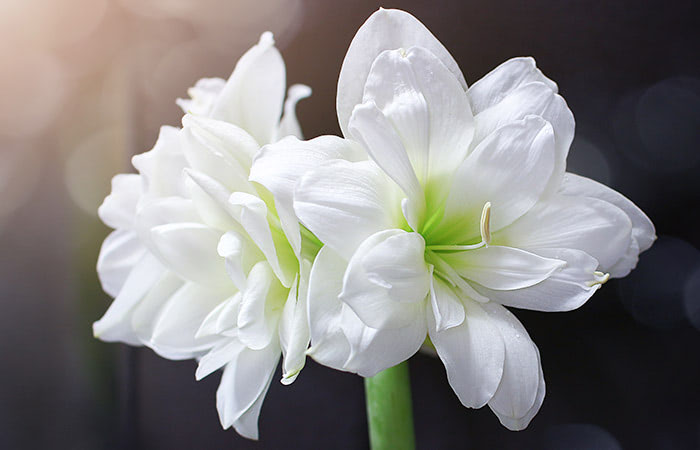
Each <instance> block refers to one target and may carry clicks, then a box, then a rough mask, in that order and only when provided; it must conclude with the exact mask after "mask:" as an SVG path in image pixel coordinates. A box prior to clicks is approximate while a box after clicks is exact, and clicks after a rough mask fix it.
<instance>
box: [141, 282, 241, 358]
mask: <svg viewBox="0 0 700 450" xmlns="http://www.w3.org/2000/svg"><path fill="white" fill-rule="evenodd" d="M227 296H228V293H226V292H222V291H220V290H216V289H211V288H208V287H205V286H202V285H199V284H196V283H185V285H184V286H182V287H181V288H180V289H178V290H177V291H176V292H175V293H174V294H173V295H172V296H171V297H170V299H169V300H168V301H167V303H166V304H165V305H163V307H162V308H161V310H160V312H159V313H158V317H157V318H156V320H155V325H154V326H153V335H152V337H151V340H150V342H148V343H147V345H148V346H149V347H151V348H152V349H153V350H155V351H156V352H158V353H159V354H161V355H164V356H166V357H172V356H170V354H169V353H171V352H177V353H180V354H182V353H184V355H182V357H183V358H186V357H190V358H191V357H193V356H196V355H197V354H198V353H201V352H203V351H205V350H207V349H209V348H211V347H212V344H213V343H214V342H215V339H216V338H209V337H204V338H197V337H196V335H197V330H198V329H199V327H200V326H201V324H202V321H203V320H204V319H205V318H206V317H207V315H208V314H209V313H210V312H211V311H212V310H213V309H214V308H216V306H217V305H219V304H220V303H221V302H223V301H224V300H225V299H226V297H227Z"/></svg>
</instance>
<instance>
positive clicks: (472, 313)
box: [426, 299, 505, 408]
mask: <svg viewBox="0 0 700 450" xmlns="http://www.w3.org/2000/svg"><path fill="white" fill-rule="evenodd" d="M463 305H464V309H465V312H466V319H465V320H464V322H463V323H462V324H461V325H458V326H456V327H452V328H450V329H448V330H444V331H437V329H436V323H435V318H434V315H433V313H432V311H428V312H427V314H426V315H427V319H428V333H429V335H430V340H431V341H432V343H433V345H434V346H435V350H436V351H437V354H438V356H439V357H440V359H441V360H442V362H443V364H444V365H445V370H446V371H447V379H448V381H449V383H450V386H452V389H453V390H454V391H455V393H456V394H457V397H459V400H460V401H461V402H462V404H463V405H464V406H466V407H468V408H481V407H482V406H484V405H485V404H486V402H488V401H489V400H490V399H491V398H492V397H493V394H494V393H495V392H496V389H497V388H498V385H499V383H500V381H501V376H502V375H503V364H504V358H505V356H504V355H505V350H504V343H503V337H502V336H501V333H500V332H499V330H498V327H497V326H496V325H495V324H494V323H493V322H492V320H491V317H490V316H489V315H488V314H487V313H486V311H484V309H483V308H482V306H480V304H479V303H476V302H474V301H471V300H469V299H463Z"/></svg>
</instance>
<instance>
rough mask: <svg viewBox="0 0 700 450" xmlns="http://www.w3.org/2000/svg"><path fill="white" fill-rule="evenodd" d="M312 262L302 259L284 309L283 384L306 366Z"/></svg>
mask: <svg viewBox="0 0 700 450" xmlns="http://www.w3.org/2000/svg"><path fill="white" fill-rule="evenodd" d="M310 271H311V262H310V261H307V260H304V261H302V265H301V271H300V273H299V281H298V285H297V284H295V285H292V288H291V289H290V290H289V297H288V298H287V302H286V303H285V305H284V310H283V311H282V319H281V320H280V326H279V334H280V343H281V344H282V354H283V355H284V362H283V364H282V384H291V383H293V382H294V380H296V377H297V375H298V374H299V372H300V371H301V369H303V368H304V364H305V362H306V353H305V352H306V349H307V348H308V346H309V339H310V336H309V323H308V321H307V311H308V308H307V297H308V295H307V294H308V290H309V283H308V280H309V272H310Z"/></svg>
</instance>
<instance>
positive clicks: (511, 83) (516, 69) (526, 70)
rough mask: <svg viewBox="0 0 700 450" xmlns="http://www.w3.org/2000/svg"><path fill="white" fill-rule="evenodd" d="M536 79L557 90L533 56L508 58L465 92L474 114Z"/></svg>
mask: <svg viewBox="0 0 700 450" xmlns="http://www.w3.org/2000/svg"><path fill="white" fill-rule="evenodd" d="M536 81H537V82H540V83H543V84H545V85H546V86H547V87H548V88H549V89H550V90H552V91H554V92H555V93H556V92H557V85H556V83H555V82H554V81H552V80H550V79H549V78H547V77H545V76H544V75H543V74H542V72H541V71H540V70H539V69H538V68H537V67H536V65H535V60H534V59H533V58H531V57H519V58H511V59H509V60H508V61H506V62H504V63H502V64H501V65H500V66H498V67H496V68H495V69H493V70H492V71H491V72H489V73H487V74H486V75H484V76H483V77H482V78H481V79H480V80H479V81H477V82H476V83H474V84H472V85H471V86H470V87H469V91H467V92H468V94H469V100H470V101H471V105H472V108H473V110H474V114H478V113H480V112H481V111H483V110H485V109H488V108H490V107H491V106H494V105H496V104H498V103H500V102H501V101H502V100H503V99H504V98H505V97H507V96H508V95H510V94H511V93H512V92H513V91H514V90H515V89H517V88H518V87H520V86H522V85H525V84H529V83H532V82H536Z"/></svg>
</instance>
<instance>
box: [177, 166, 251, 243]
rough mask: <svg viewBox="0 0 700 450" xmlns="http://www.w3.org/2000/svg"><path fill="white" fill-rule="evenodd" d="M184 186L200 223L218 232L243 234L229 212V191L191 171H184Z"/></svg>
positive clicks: (206, 176)
mask: <svg viewBox="0 0 700 450" xmlns="http://www.w3.org/2000/svg"><path fill="white" fill-rule="evenodd" d="M184 173H185V185H186V186H187V192H188V193H189V196H190V198H191V200H192V203H193V205H194V208H195V210H196V211H197V214H198V215H199V217H200V218H201V221H202V222H204V223H206V224H207V225H209V226H211V227H213V228H217V229H219V230H222V231H223V230H235V231H238V232H239V233H245V231H244V230H243V228H242V227H241V225H240V224H239V223H238V222H237V221H236V220H235V219H234V218H233V217H232V216H231V213H230V212H229V209H228V208H229V204H228V199H229V197H230V196H231V191H230V190H229V189H228V188H227V187H226V186H224V185H223V184H221V183H219V182H218V181H216V180H215V179H213V178H211V177H210V176H208V175H206V174H204V173H202V172H198V171H196V170H192V169H185V171H184Z"/></svg>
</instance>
